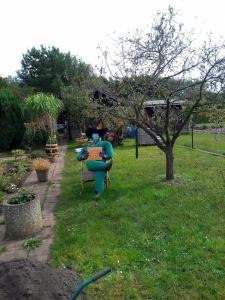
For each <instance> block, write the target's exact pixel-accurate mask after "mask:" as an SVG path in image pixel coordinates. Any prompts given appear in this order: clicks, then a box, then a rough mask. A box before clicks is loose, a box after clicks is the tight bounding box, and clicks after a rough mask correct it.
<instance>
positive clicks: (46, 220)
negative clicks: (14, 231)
mask: <svg viewBox="0 0 225 300" xmlns="http://www.w3.org/2000/svg"><path fill="white" fill-rule="evenodd" d="M66 149H67V146H66V145H63V146H59V156H58V157H57V159H56V162H55V163H53V164H51V166H50V170H49V180H48V182H38V181H37V175H36V172H35V171H32V173H31V174H30V176H29V177H28V178H27V179H26V181H25V183H24V185H23V186H24V187H25V188H26V189H28V190H30V191H33V192H34V193H36V194H38V195H39V197H40V200H41V205H42V216H43V229H42V231H41V232H40V233H39V234H38V235H36V236H35V237H33V238H35V239H40V240H41V241H42V244H41V245H40V246H39V247H38V248H36V249H34V250H31V251H30V254H29V258H31V259H35V260H37V261H40V262H47V261H48V260H49V249H50V246H51V244H52V242H53V240H54V237H55V216H54V209H55V205H56V202H57V199H58V196H59V194H60V184H61V179H62V171H63V167H64V156H65V152H66ZM4 235H5V226H4V224H3V217H2V216H0V246H1V247H0V250H1V248H2V247H4V249H5V251H4V252H3V253H2V254H1V253H0V262H1V261H8V260H11V259H15V258H26V257H27V251H26V249H24V247H23V243H24V241H25V240H26V239H25V240H16V241H9V240H5V239H4Z"/></svg>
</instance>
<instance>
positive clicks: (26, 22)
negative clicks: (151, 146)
mask: <svg viewBox="0 0 225 300" xmlns="http://www.w3.org/2000/svg"><path fill="white" fill-rule="evenodd" d="M223 2H224V3H223ZM169 5H172V6H173V7H174V8H175V9H177V10H179V12H180V20H181V21H182V22H183V23H184V25H185V26H187V27H188V28H190V27H195V28H196V29H197V30H198V32H199V31H201V32H202V35H204V34H205V33H206V32H207V31H212V33H213V34H215V35H216V36H217V37H219V36H221V37H224V36H225V1H224V0H213V1H206V0H0V30H1V35H0V76H3V77H6V76H8V75H11V76H15V75H16V70H18V69H20V61H21V59H22V54H24V53H26V52H27V49H30V48H32V47H33V46H35V47H37V48H38V47H39V46H40V45H41V44H43V45H44V46H56V47H58V48H59V49H60V50H61V51H62V52H68V51H70V52H71V54H73V55H76V56H77V57H78V58H81V59H82V60H83V61H85V62H86V63H90V64H92V65H93V66H95V65H98V66H99V67H100V64H101V60H102V59H101V58H100V57H101V53H100V50H99V49H97V46H98V44H99V45H100V46H101V48H102V49H103V50H104V49H105V47H106V46H108V47H109V48H110V43H111V40H112V38H113V36H116V35H121V34H123V33H126V32H128V31H130V30H132V29H135V28H142V27H144V26H145V25H147V24H149V23H150V22H151V17H152V16H154V15H155V13H156V12H157V10H166V9H167V8H168V6H169Z"/></svg>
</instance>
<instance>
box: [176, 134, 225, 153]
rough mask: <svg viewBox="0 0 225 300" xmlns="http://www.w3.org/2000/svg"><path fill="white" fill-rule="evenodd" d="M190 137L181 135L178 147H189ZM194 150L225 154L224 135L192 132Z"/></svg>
mask: <svg viewBox="0 0 225 300" xmlns="http://www.w3.org/2000/svg"><path fill="white" fill-rule="evenodd" d="M191 143H192V141H191V135H190V134H188V135H181V136H180V137H179V138H178V140H177V144H178V145H184V146H189V147H191ZM194 148H196V149H202V150H206V151H211V152H215V153H222V154H225V135H224V134H210V133H202V132H194Z"/></svg>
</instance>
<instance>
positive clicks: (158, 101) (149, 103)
mask: <svg viewBox="0 0 225 300" xmlns="http://www.w3.org/2000/svg"><path fill="white" fill-rule="evenodd" d="M170 103H171V104H172V105H174V106H176V105H179V106H180V105H182V103H183V101H182V100H175V99H174V100H171V101H170ZM165 105H166V100H162V99H152V100H148V101H145V102H144V106H145V107H149V106H165Z"/></svg>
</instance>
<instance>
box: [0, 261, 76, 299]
mask: <svg viewBox="0 0 225 300" xmlns="http://www.w3.org/2000/svg"><path fill="white" fill-rule="evenodd" d="M79 283H80V278H79V276H78V274H76V273H75V272H74V271H72V270H71V269H68V268H66V269H55V268H53V267H50V266H49V265H48V264H43V263H40V262H37V261H32V260H29V259H15V260H11V261H8V262H2V263H0V300H24V299H26V300H27V299H32V300H42V299H45V300H53V299H54V300H55V299H60V300H64V299H66V300H68V299H69V297H70V296H71V294H72V290H73V289H74V287H76V286H78V285H79ZM79 299H82V298H79Z"/></svg>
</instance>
